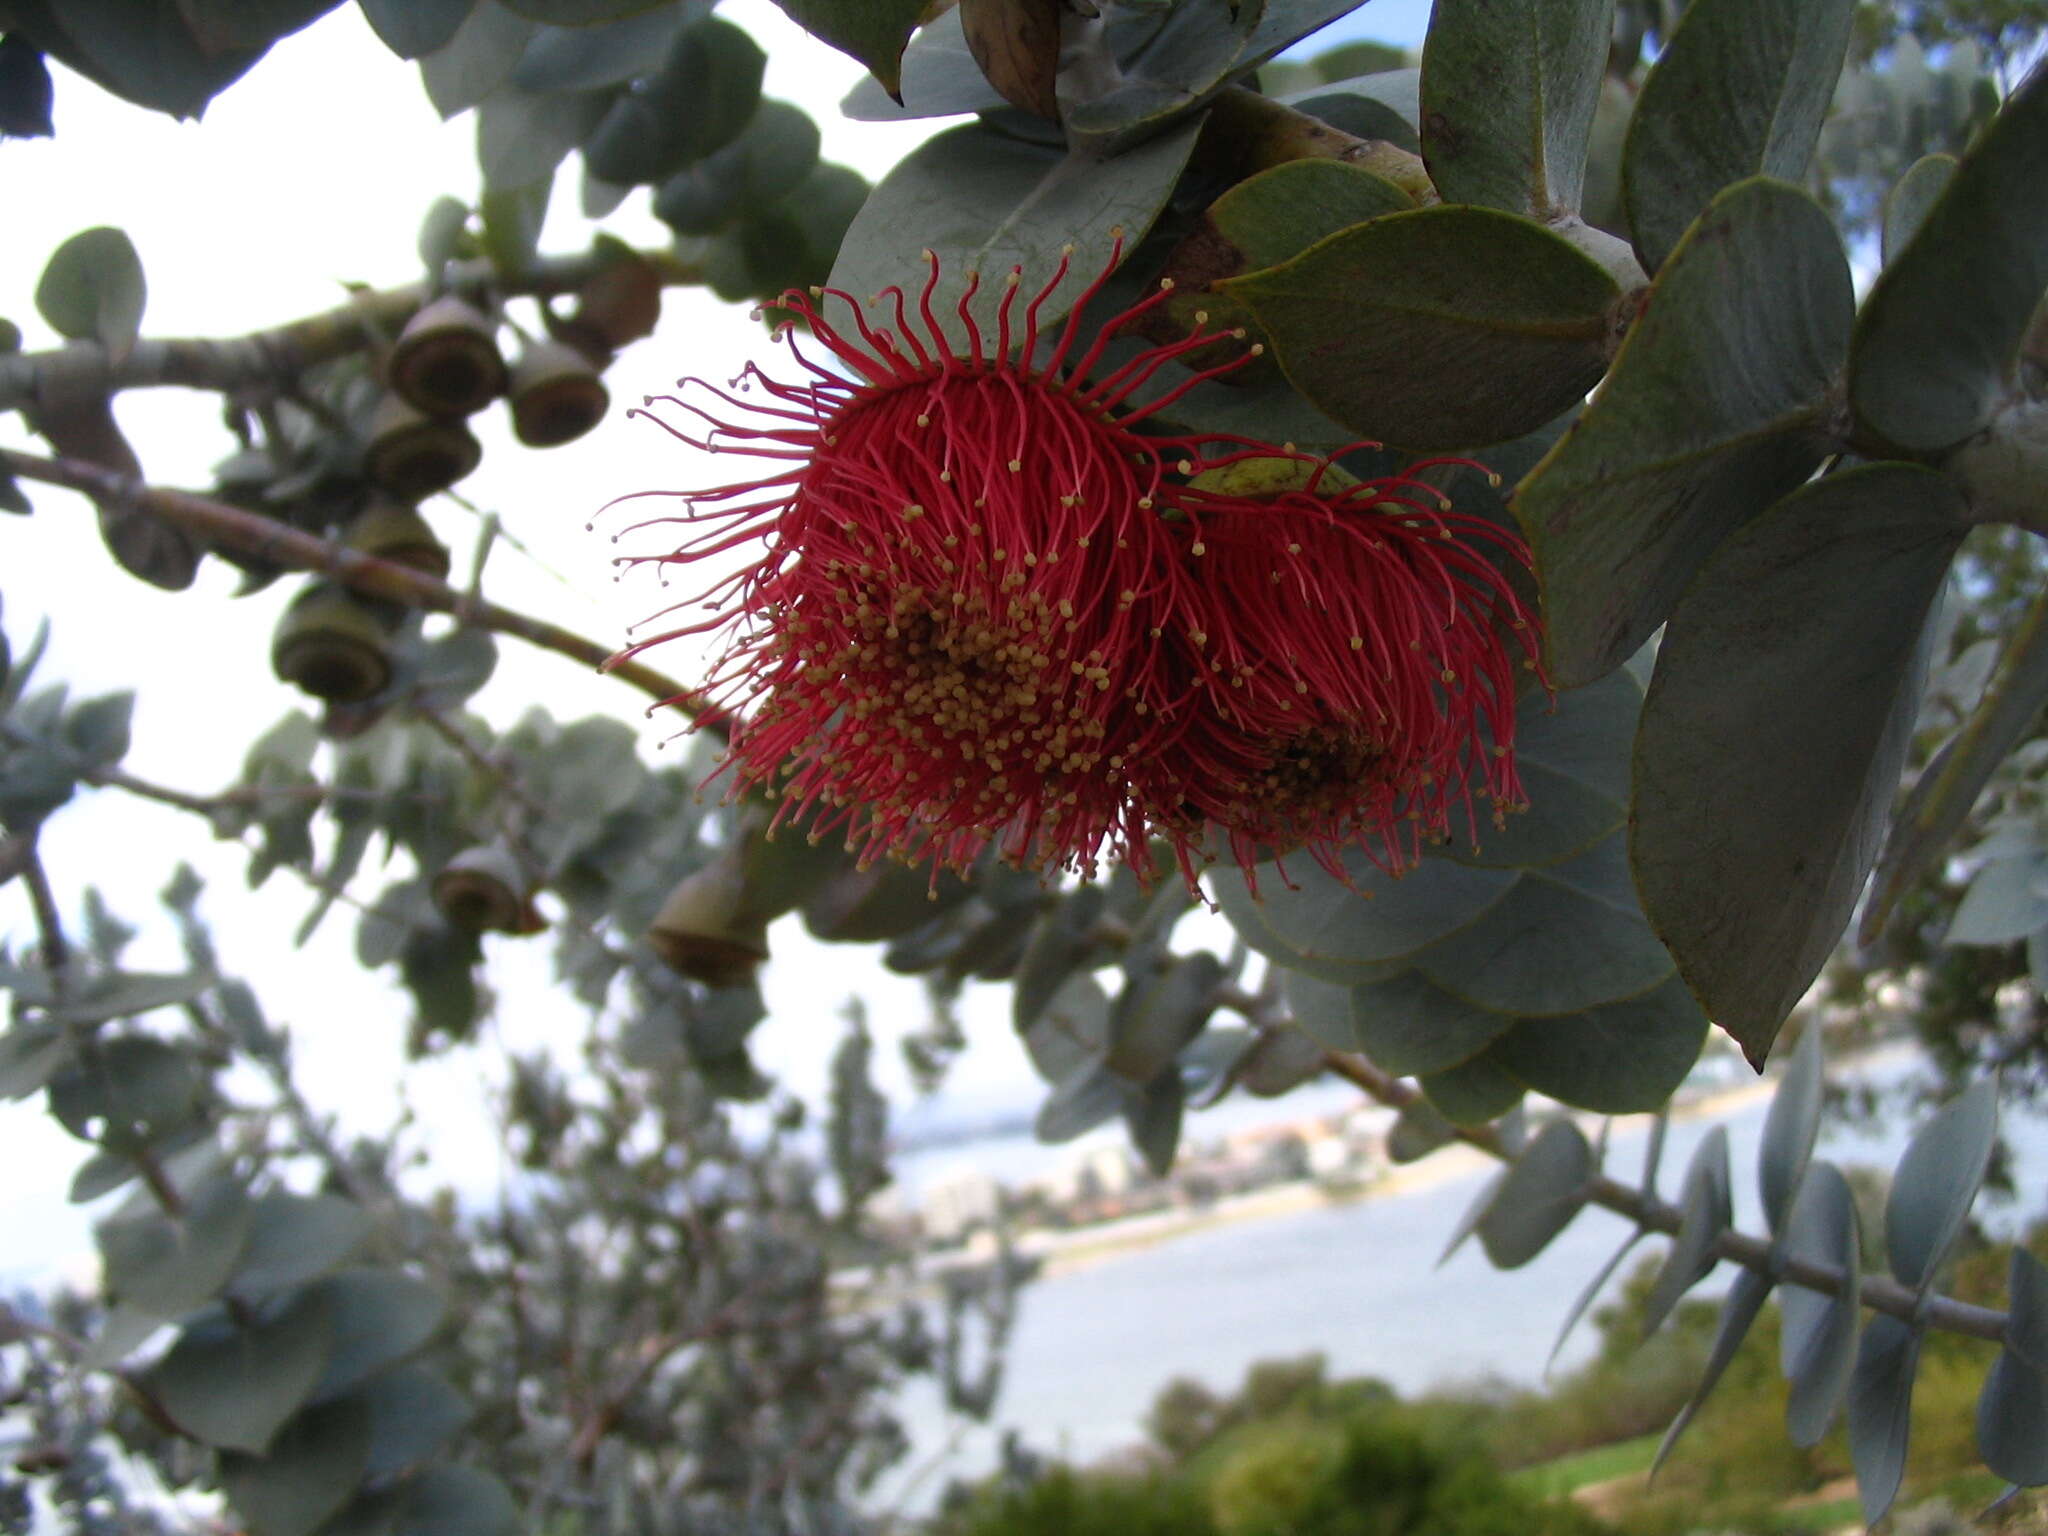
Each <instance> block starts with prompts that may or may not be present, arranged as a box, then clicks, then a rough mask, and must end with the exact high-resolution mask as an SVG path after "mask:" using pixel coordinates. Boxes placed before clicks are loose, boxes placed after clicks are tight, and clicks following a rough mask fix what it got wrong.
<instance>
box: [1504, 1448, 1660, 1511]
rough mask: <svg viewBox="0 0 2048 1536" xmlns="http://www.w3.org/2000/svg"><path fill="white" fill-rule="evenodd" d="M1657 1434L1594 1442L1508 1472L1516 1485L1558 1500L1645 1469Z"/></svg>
mask: <svg viewBox="0 0 2048 1536" xmlns="http://www.w3.org/2000/svg"><path fill="white" fill-rule="evenodd" d="M1661 1438H1662V1437H1661V1436H1659V1435H1638V1436H1636V1438H1635V1439H1633V1440H1617V1441H1615V1442H1614V1443H1613V1444H1612V1445H1596V1446H1594V1447H1593V1448H1592V1449H1591V1450H1589V1451H1574V1452H1572V1453H1571V1454H1570V1455H1569V1456H1560V1457H1558V1458H1557V1459H1556V1460H1555V1461H1543V1462H1538V1463H1537V1464H1536V1465H1535V1466H1533V1467H1523V1468H1521V1469H1519V1470H1518V1471H1515V1472H1511V1473H1509V1474H1508V1481H1509V1482H1511V1483H1513V1484H1515V1485H1516V1486H1517V1487H1519V1488H1522V1489H1525V1490H1526V1491H1528V1492H1530V1493H1533V1494H1536V1495H1537V1496H1538V1497H1541V1498H1546V1499H1561V1498H1563V1497H1565V1495H1567V1494H1569V1493H1572V1492H1574V1491H1576V1490H1577V1489H1580V1488H1584V1487H1585V1486H1586V1485H1587V1484H1589V1483H1604V1482H1606V1481H1608V1480H1609V1479H1610V1478H1616V1477H1626V1476H1628V1475H1629V1474H1630V1473H1631V1472H1647V1471H1648V1470H1649V1469H1650V1463H1651V1462H1652V1461H1654V1460H1656V1457H1657V1442H1658V1441H1659V1440H1660V1439H1661Z"/></svg>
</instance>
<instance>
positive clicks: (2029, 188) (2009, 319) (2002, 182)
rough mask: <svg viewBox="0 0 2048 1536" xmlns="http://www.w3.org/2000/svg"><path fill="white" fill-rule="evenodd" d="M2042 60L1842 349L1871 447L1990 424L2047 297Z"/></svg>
mask: <svg viewBox="0 0 2048 1536" xmlns="http://www.w3.org/2000/svg"><path fill="white" fill-rule="evenodd" d="M2043 186H2048V61H2044V62H2043V63H2041V64H2037V65H2036V66H2035V67H2034V69H2033V71H2032V72H2031V73H2030V74H2029V75H2028V77H2027V78H2026V80H2025V81H2023V82H2022V83H2021V85H2020V87H2019V89H2018V90H2016V91H2014V92H2013V93H2012V95H2011V96H2010V97H2008V98H2007V100H2006V103H2005V105H2004V106H2003V107H2002V108H2001V109H2000V110H1999V113H1998V116H1996V117H1995V118H1993V119H1992V120H1991V122H1990V124H1989V125H1988V126H1987V127H1986V128H1985V129H1984V131H1983V132H1982V133H1981V134H1979V135H1978V137H1977V139H1976V141H1975V142H1974V143H1973V144H1971V146H1970V147H1969V149H1968V150H1966V151H1965V152H1964V154H1963V157H1962V159H1961V161H1960V162H1959V163H1958V164H1957V166H1956V169H1955V174H1954V175H1953V176H1951V177H1950V178H1949V182H1948V186H1947V187H1946V188H1945V189H1944V190H1943V192H1942V194H1941V196H1940V197H1939V198H1938V199H1937V200H1936V201H1935V203H1934V206H1933V207H1931V208H1930V209H1928V210H1927V214H1926V216H1925V217H1924V218H1923V219H1922V220H1921V221H1920V227H1919V229H1918V230H1917V231H1916V232H1915V234H1914V236H1913V238H1912V239H1911V240H1910V241H1908V242H1907V244H1906V247H1905V249H1904V250H1902V251H1900V252H1899V253H1898V255H1897V256H1896V257H1894V258H1893V260H1892V261H1891V262H1890V264H1889V265H1887V266H1886V267H1885V269H1884V271H1883V272H1881V273H1880V274H1878V279H1877V282H1876V283H1875V284H1874V285H1873V286H1872V288H1871V290H1870V295H1869V297H1868V298H1867V299H1865V300H1864V303H1863V309H1862V312H1861V314H1859V315H1858V317H1857V321H1856V336H1855V340H1854V341H1853V342H1852V343H1851V345H1850V349H1849V404H1850V406H1851V407H1852V408H1853V409H1854V410H1855V412H1856V417H1857V420H1858V421H1859V422H1861V423H1862V424H1863V426H1865V427H1866V428H1867V429H1868V430H1870V431H1871V432H1873V433H1875V434H1876V435H1877V436H1878V437H1879V438H1881V439H1883V440H1885V441H1888V442H1891V443H1896V444H1897V445H1898V446H1899V447H1900V448H1903V449H1906V450H1908V451H1912V452H1932V451H1935V450H1938V449H1942V448H1947V447H1950V446H1952V445H1954V444H1956V443H1959V442H1961V441H1962V440H1963V439H1964V438H1966V437H1969V436H1970V435H1971V434H1972V433H1974V432H1977V431H1978V430H1980V429H1981V428H1982V427H1983V426H1984V425H1985V424H1986V423H1987V422H1989V421H1990V420H1991V417H1992V415H1993V413H1994V412H1995V411H1996V410H1997V409H1998V407H1999V405H2000V404H2001V403H2002V402H2003V400H2004V399H2005V397H2006V395H2007V392H2008V390H2009V388H2010V378H2011V372H2012V367H2013V360H2014V358H2015V357H2016V356H2017V355H2018V352H2019V347H2020V340H2021V338H2022V337H2023V336H2024V335H2025V333H2026V329H2027V324H2028V322H2029V321H2030V320H2031V319H2032V318H2033V315H2034V309H2035V306H2037V305H2038V304H2039V303H2040V302H2041V293H2042V290H2043V289H2048V198H2044V197H2042V196H2041V195H2040V191H2041V188H2042V187H2043Z"/></svg>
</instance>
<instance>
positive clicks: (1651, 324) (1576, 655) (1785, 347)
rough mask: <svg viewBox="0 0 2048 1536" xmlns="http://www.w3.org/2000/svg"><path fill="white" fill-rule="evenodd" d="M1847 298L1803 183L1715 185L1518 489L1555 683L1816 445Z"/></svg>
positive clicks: (1665, 610)
mask: <svg viewBox="0 0 2048 1536" xmlns="http://www.w3.org/2000/svg"><path fill="white" fill-rule="evenodd" d="M1854 308H1855V303H1854V298H1853V295H1852V292H1851V288H1850V282H1849V267H1848V263H1847V262H1846V261H1845V260H1844V259H1843V256H1842V247H1841V241H1840V240H1839V239H1838V237H1837V236H1836V234H1835V229H1834V224H1833V222H1832V221H1831V220H1830V219H1829V218H1828V216H1827V214H1826V212H1824V211H1823V210H1822V208H1821V207H1820V205H1819V204H1818V203H1816V202H1814V201H1813V199H1812V198H1810V197H1808V196H1807V195H1806V194H1805V193H1803V192H1800V191H1798V190H1796V189H1795V188H1792V187H1787V186H1782V185H1780V184H1778V183H1776V182H1772V181H1766V180H1763V179H1761V178H1758V179H1755V180H1751V181H1746V182H1742V183H1739V184H1738V185H1736V186H1733V187H1730V188H1729V189H1728V190H1727V191H1725V192H1723V193H1721V194H1720V196H1718V197H1717V198H1715V199H1714V201H1713V203H1712V205H1711V206H1710V207H1709V208H1708V209H1707V212H1706V213H1705V214H1704V215H1702V216H1701V218H1700V220H1699V222H1698V223H1696V224H1695V225H1694V226H1693V228H1692V230H1691V232H1690V233H1689V234H1688V235H1687V236H1686V238H1685V239H1684V240H1683V241H1682V242H1681V243H1680V245H1679V247H1678V249H1677V250H1676V251H1674V252H1673V253H1672V256H1671V259H1670V260H1669V261H1668V262H1666V263H1665V266H1664V270H1663V271H1662V272H1661V273H1659V275H1658V278H1657V282H1656V284H1655V286H1654V287H1653V288H1652V289H1651V293H1650V299H1649V303H1648V305H1647V307H1646V308H1645V309H1644V311H1643V313H1642V315H1641V316H1640V318H1638V319H1637V321H1636V322H1635V325H1634V327H1633V328H1632V329H1631V330H1630V332H1629V335H1628V339H1627V340H1626V341H1625V342H1623V343H1622V347H1621V350H1620V352H1619V353H1617V354H1616V356H1615V359H1614V366H1613V368H1612V370H1611V371H1610V372H1609V373H1608V376H1607V380H1606V383H1605V384H1604V385H1603V386H1602V388H1601V391H1600V395H1599V398H1598V399H1596V400H1595V401H1594V402H1593V403H1592V404H1591V405H1590V406H1588V407H1587V408H1586V410H1585V412H1584V413H1583V414H1582V415H1581V416H1580V417H1579V419H1578V421H1577V422H1576V423H1575V424H1574V425H1573V427H1572V429H1571V430H1570V431H1569V432H1568V433H1566V434H1565V437H1564V439H1563V441H1561V442H1560V443H1559V444H1558V445H1557V447H1556V448H1554V449H1553V450H1552V451H1551V452H1550V454H1549V455H1548V456H1547V457H1546V458H1545V459H1544V460H1543V461H1542V463H1540V464H1538V465H1537V466H1536V468H1535V469H1534V470H1532V471H1531V472H1530V474H1529V476H1528V478H1526V479H1525V480H1524V481H1523V482H1522V484H1521V486H1520V488H1519V489H1518V491H1517V493H1516V498H1515V500H1516V507H1515V510H1516V515H1517V516H1518V517H1519V518H1520V519H1521V522H1522V527H1523V530H1524V531H1525V532H1526V533H1527V534H1528V536H1529V542H1530V545H1531V547H1532V548H1533V549H1534V551H1535V555H1536V572H1537V579H1538V581H1539V583H1540V585H1541V587H1542V590H1543V615H1544V623H1545V627H1546V630H1547V633H1548V639H1549V647H1550V650H1549V656H1550V678H1551V681H1552V682H1553V683H1556V684H1557V685H1559V686H1561V687H1566V688H1571V687H1576V686H1578V685H1580V684H1582V683H1588V682H1591V681H1593V680H1594V679H1595V678H1598V677H1601V676H1603V675H1605V674H1606V673H1607V672H1610V671H1612V670H1613V669H1614V668H1615V667H1617V666H1619V665H1620V664H1621V663H1622V662H1623V661H1624V660H1626V659H1627V658H1628V657H1629V656H1631V655H1633V654H1634V653H1635V651H1636V650H1637V649H1638V648H1640V647H1641V645H1642V644H1643V642H1644V641H1645V640H1647V639H1649V637H1650V635H1651V633H1652V632H1653V631H1654V630H1655V629H1656V628H1657V626H1658V625H1659V624H1661V623H1663V622H1664V620H1665V618H1666V617H1667V616H1668V615H1669V614H1670V612H1671V609H1672V607H1673V605H1674V604H1676V602H1677V601H1678V597H1679V594H1680V593H1681V592H1682V591H1684V589H1685V585H1686V583H1687V582H1688V581H1690V580H1691V578H1692V575H1693V573H1694V572H1695V571H1696V570H1698V569H1699V567H1700V565H1701V564H1702V563H1703V562H1704V561H1705V560H1706V557H1707V555H1708V554H1709V553H1710V552H1711V551H1712V549H1713V548H1714V546H1715V545H1716V544H1718V543H1719V542H1720V541H1721V540H1722V539H1723V538H1725V537H1726V536H1727V535H1728V533H1729V532H1730V531H1732V530H1733V529H1734V528H1735V527H1737V526H1738V525H1739V524H1740V523H1742V522H1743V521H1744V520H1745V519H1747V518H1749V517H1752V516H1754V515H1755V514H1756V513H1758V512H1759V511H1761V510H1762V509H1763V508H1764V507H1766V506H1768V505H1770V503H1772V502H1773V501H1775V500H1777V499H1778V497H1780V496H1782V495H1784V494H1785V492H1787V491H1789V490H1791V489H1792V488H1793V487H1794V486H1796V485H1798V484H1799V483H1800V482H1801V481H1803V480H1804V479H1805V478H1806V477H1807V475H1808V474H1809V473H1810V472H1811V471H1812V470H1813V467H1814V466H1815V465H1816V464H1818V463H1819V462H1820V460H1821V458H1822V456H1823V455H1824V454H1825V452H1826V451H1827V444H1826V439H1825V438H1824V437H1823V436H1822V435H1821V432H1820V426H1821V422H1822V418H1823V415H1824V413H1825V411H1826V408H1827V398H1828V391H1829V389H1830V388H1831V386H1832V384H1833V381H1834V377H1835V373H1836V370H1837V369H1838V368H1839V366H1840V363H1841V359H1842V356H1843V353H1844V351H1845V350H1846V348H1847V345H1848V337H1849V325H1850V321H1851V318H1852V316H1853V313H1854Z"/></svg>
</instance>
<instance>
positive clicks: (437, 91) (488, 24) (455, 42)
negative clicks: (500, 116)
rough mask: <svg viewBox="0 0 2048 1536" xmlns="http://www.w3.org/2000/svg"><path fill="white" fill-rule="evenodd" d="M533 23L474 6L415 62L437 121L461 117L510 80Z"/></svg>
mask: <svg viewBox="0 0 2048 1536" xmlns="http://www.w3.org/2000/svg"><path fill="white" fill-rule="evenodd" d="M533 30H534V23H533V22H532V20H531V19H529V18H528V17H525V16H518V15H515V14H513V13H512V12H511V11H509V10H507V9H506V8H505V7H504V6H503V5H501V4H499V0H475V3H474V4H473V5H472V6H471V7H469V12H468V15H466V16H465V17H464V18H463V20H462V22H461V24H460V25H459V26H458V27H457V28H456V29H455V31H454V33H453V34H451V35H450V37H449V38H448V40H447V41H446V42H445V43H443V44H442V45H441V46H440V47H438V48H435V49H433V50H432V51H431V52H429V53H426V54H424V55H422V56H421V58H420V75H421V77H422V78H423V79H424V80H425V81H426V86H427V99H428V100H429V101H431V102H432V103H433V104H434V110H435V111H437V112H439V113H440V114H441V115H442V116H443V117H453V116H455V114H456V113H458V112H466V111H468V110H469V109H470V108H471V107H473V106H475V105H476V104H477V103H478V102H480V101H482V100H483V99H484V98H485V97H486V96H488V95H490V94H491V92H493V91H495V90H496V89H497V88H498V87H499V86H501V85H503V84H504V83H505V82H506V81H507V80H508V79H510V78H511V75H512V71H513V70H514V69H515V68H517V67H518V64H519V58H520V55H521V54H523V53H525V51H526V45H527V44H528V43H529V42H531V41H532V39H533Z"/></svg>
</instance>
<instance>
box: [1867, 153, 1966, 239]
mask: <svg viewBox="0 0 2048 1536" xmlns="http://www.w3.org/2000/svg"><path fill="white" fill-rule="evenodd" d="M1955 173H1956V157H1955V156H1954V155H1922V156H1921V157H1920V158H1919V159H1918V160H1915V161H1914V162H1913V163H1912V164H1911V165H1909V166H1907V167H1906V174H1905V175H1903V176H1901V177H1900V178H1899V179H1898V180H1897V181H1896V182H1894V183H1893V184H1892V189H1891V191H1890V192H1888V193H1886V194H1885V199H1884V259H1885V260H1886V261H1890V260H1891V259H1892V258H1893V257H1894V256H1896V255H1898V254H1899V252H1901V251H1903V250H1904V249H1905V248H1906V246H1907V245H1908V244H1909V243H1910V242H1911V240H1912V238H1913V236H1914V235H1916V234H1918V233H1919V231H1920V226H1921V225H1922V224H1924V223H1926V222H1927V214H1928V212H1929V210H1930V209H1932V208H1933V207H1934V205H1935V202H1936V201H1937V200H1938V199H1939V198H1940V197H1941V194H1942V193H1943V192H1945V191H1947V190H1948V184H1949V178H1950V177H1952V176H1954V175H1955Z"/></svg>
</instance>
